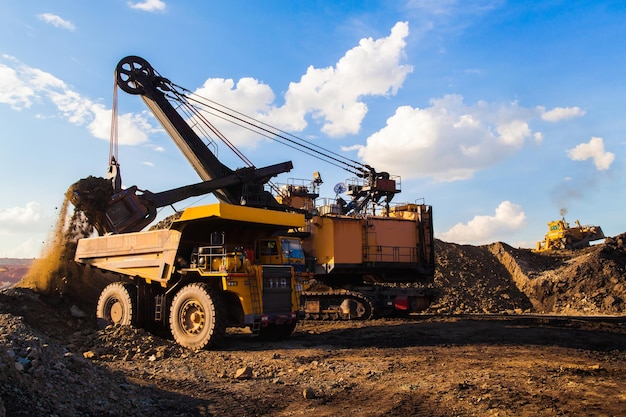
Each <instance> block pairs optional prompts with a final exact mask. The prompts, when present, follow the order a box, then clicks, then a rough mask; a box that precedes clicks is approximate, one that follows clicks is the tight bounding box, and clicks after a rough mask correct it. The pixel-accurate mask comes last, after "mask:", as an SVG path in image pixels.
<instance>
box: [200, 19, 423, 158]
mask: <svg viewBox="0 0 626 417" xmlns="http://www.w3.org/2000/svg"><path fill="white" fill-rule="evenodd" d="M408 34H409V26H408V24H407V23H406V22H399V23H396V24H395V25H394V27H393V28H392V29H391V33H390V35H389V36H387V37H384V38H380V39H372V38H365V39H361V41H360V42H359V45H358V46H355V47H354V48H352V49H351V50H349V51H348V52H346V53H345V54H344V56H343V57H342V58H341V59H340V60H339V61H338V62H337V64H336V65H335V66H333V67H327V68H315V67H313V66H310V67H309V68H308V69H307V70H306V73H305V74H304V75H302V77H301V78H300V81H299V82H292V83H290V84H289V88H288V90H287V91H286V93H285V95H284V104H283V105H282V106H280V107H277V106H274V104H273V103H274V93H273V92H272V89H271V88H270V87H269V86H267V85H265V84H262V83H260V82H259V81H257V80H255V79H252V78H242V79H241V80H239V81H238V82H237V83H236V84H235V82H234V81H233V80H232V79H208V80H207V81H206V82H205V83H204V85H203V86H202V87H201V88H200V89H198V90H197V91H196V93H197V94H199V95H201V96H204V97H210V98H211V100H214V101H216V102H218V103H220V104H224V105H226V106H228V107H231V104H232V107H233V108H236V109H237V111H240V112H241V113H244V114H248V115H250V116H253V117H255V118H257V119H259V120H262V121H264V122H266V123H270V124H272V125H274V126H276V127H279V128H280V129H284V130H288V131H292V132H299V131H302V130H304V129H305V128H306V127H307V116H309V115H311V116H312V117H313V119H314V120H316V121H317V122H319V123H320V125H321V126H322V127H321V129H322V131H323V132H324V133H325V134H327V135H328V136H331V137H339V136H343V135H346V134H353V133H357V132H358V131H359V129H360V127H361V122H362V121H363V118H364V117H365V115H366V114H367V105H366V104H365V103H364V102H363V101H362V99H363V97H366V96H388V95H393V94H396V92H397V90H398V89H399V88H400V87H401V86H402V84H403V82H404V80H405V78H406V76H407V75H408V74H409V73H410V72H411V71H412V67H411V66H409V65H404V64H402V63H401V61H402V60H403V59H404V56H405V53H404V48H405V45H406V42H405V38H406V37H407V36H408ZM216 124H218V125H219V122H218V123H216ZM223 129H226V128H223V127H221V125H220V130H223ZM238 130H239V131H238V132H235V131H224V132H223V133H225V135H226V136H227V137H228V138H229V139H231V141H232V142H233V143H235V144H237V145H241V144H247V145H249V146H253V145H254V144H255V143H256V142H255V141H256V140H258V139H251V138H250V137H249V135H248V137H246V136H244V135H245V132H241V129H238Z"/></svg>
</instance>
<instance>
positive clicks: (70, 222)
mask: <svg viewBox="0 0 626 417" xmlns="http://www.w3.org/2000/svg"><path fill="white" fill-rule="evenodd" d="M107 187H108V189H110V183H109V182H108V181H106V180H105V179H104V178H96V177H89V178H85V179H82V180H80V181H78V182H76V183H75V184H73V185H72V186H71V187H70V188H69V189H68V190H67V192H66V193H65V199H64V201H63V204H62V206H61V210H60V211H59V216H58V219H57V222H56V225H55V226H54V229H53V231H52V233H51V235H50V237H49V239H48V241H47V242H46V244H45V246H44V248H43V251H42V254H41V257H40V258H38V259H37V260H36V261H35V262H34V263H33V264H32V266H31V268H30V269H29V270H28V272H27V273H26V275H25V276H24V278H23V279H22V280H21V281H20V282H19V283H18V284H17V286H19V287H26V288H31V289H33V290H34V291H36V292H38V293H41V294H45V295H57V296H61V297H65V296H67V297H69V298H72V299H74V301H77V302H81V301H82V302H85V303H93V302H94V299H95V298H97V294H98V293H99V291H100V289H101V288H100V287H102V286H103V284H102V279H101V277H100V275H101V274H94V273H93V271H89V270H86V269H85V268H83V267H81V266H80V265H77V264H76V263H75V262H74V254H75V252H76V245H77V243H78V240H79V239H81V238H84V237H89V236H90V235H92V234H93V233H94V228H95V225H96V224H99V223H100V221H101V218H102V214H98V215H95V213H104V210H105V208H106V202H108V200H109V199H110V195H111V192H110V191H108V190H107ZM95 195H98V197H97V198H94V196H95ZM72 205H73V206H74V211H73V214H72V215H71V216H69V212H70V210H71V207H72ZM85 213H90V214H92V219H95V220H94V221H92V220H90V219H88V218H87V216H86V214H85ZM94 275H98V278H97V279H95V278H94Z"/></svg>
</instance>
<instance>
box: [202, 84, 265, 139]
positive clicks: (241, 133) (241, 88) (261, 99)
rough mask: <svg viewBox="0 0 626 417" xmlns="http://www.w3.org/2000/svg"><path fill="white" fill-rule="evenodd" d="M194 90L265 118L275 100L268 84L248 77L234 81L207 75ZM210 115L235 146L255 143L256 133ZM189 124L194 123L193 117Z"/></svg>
mask: <svg viewBox="0 0 626 417" xmlns="http://www.w3.org/2000/svg"><path fill="white" fill-rule="evenodd" d="M195 93H196V94H198V95H199V96H202V97H209V98H210V99H211V100H212V101H215V102H216V103H219V104H221V105H223V106H226V107H229V108H234V109H237V111H238V112H240V113H243V114H246V115H251V116H252V117H255V118H257V119H264V118H267V114H268V112H269V111H270V110H271V105H272V102H273V101H274V92H273V91H272V89H271V88H270V87H269V86H268V85H266V84H263V83H260V82H259V81H257V80H255V79H254V78H249V77H245V78H241V79H240V80H239V81H238V82H237V84H235V81H234V80H232V79H223V78H210V79H207V80H206V81H205V82H204V84H203V85H202V87H200V88H199V89H197V90H196V91H195ZM204 116H205V117H206V116H207V115H206V114H205V115H204ZM209 119H210V120H211V122H212V123H214V124H215V125H216V126H217V127H218V129H219V130H220V132H221V133H222V134H224V136H226V137H227V138H228V140H229V141H230V142H232V143H233V144H234V145H235V146H248V147H254V146H256V144H257V142H258V140H259V137H258V135H251V134H250V133H249V132H248V131H247V130H245V129H242V128H241V127H239V126H236V125H234V124H232V123H225V122H223V121H220V120H219V119H215V118H210V117H209ZM191 124H192V125H193V124H194V123H193V121H192V123H191Z"/></svg>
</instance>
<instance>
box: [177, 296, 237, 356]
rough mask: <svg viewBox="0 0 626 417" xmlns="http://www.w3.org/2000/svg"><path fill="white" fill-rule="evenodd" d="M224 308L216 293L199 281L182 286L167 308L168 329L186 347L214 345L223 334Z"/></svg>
mask: <svg viewBox="0 0 626 417" xmlns="http://www.w3.org/2000/svg"><path fill="white" fill-rule="evenodd" d="M226 320H227V314H226V308H225V306H224V304H223V301H222V298H221V297H220V294H219V293H217V292H216V291H213V290H211V289H209V288H208V286H206V285H205V284H202V283H193V284H189V285H186V286H184V287H183V288H181V289H180V291H178V293H176V296H175V297H174V300H172V306H171V308H170V330H171V331H172V336H174V339H175V340H176V342H178V344H180V345H181V346H184V347H186V348H189V349H194V350H198V349H202V348H204V347H215V346H217V345H219V344H220V342H221V341H222V339H223V338H224V334H225V333H226Z"/></svg>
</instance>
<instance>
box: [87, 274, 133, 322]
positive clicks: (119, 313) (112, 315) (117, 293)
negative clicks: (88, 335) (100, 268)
mask: <svg viewBox="0 0 626 417" xmlns="http://www.w3.org/2000/svg"><path fill="white" fill-rule="evenodd" d="M136 309H137V306H136V302H135V288H134V286H132V285H129V284H122V283H121V282H114V283H112V284H109V285H107V286H106V287H104V289H103V290H102V292H101V293H100V297H99V298H98V305H97V307H96V320H97V322H98V327H99V328H101V329H104V328H105V327H106V326H108V325H110V324H119V325H131V324H134V322H135V315H136V314H135V312H136Z"/></svg>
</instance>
